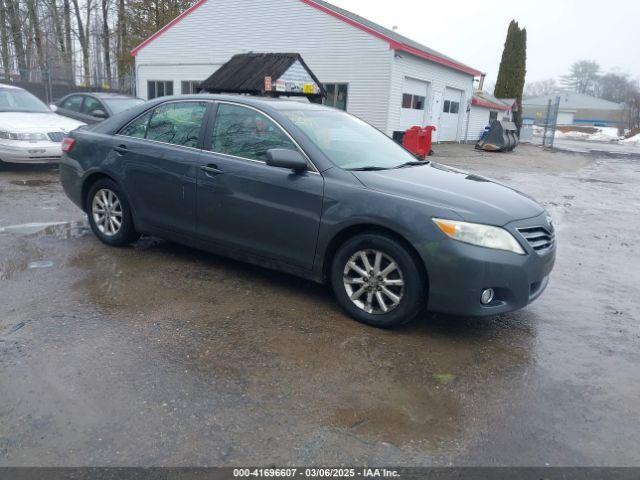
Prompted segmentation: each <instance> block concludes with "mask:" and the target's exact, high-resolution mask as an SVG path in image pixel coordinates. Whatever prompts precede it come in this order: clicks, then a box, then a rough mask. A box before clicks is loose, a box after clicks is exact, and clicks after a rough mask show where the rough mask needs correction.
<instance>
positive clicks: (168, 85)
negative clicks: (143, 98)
mask: <svg viewBox="0 0 640 480" xmlns="http://www.w3.org/2000/svg"><path fill="white" fill-rule="evenodd" d="M168 95H173V81H171V80H149V81H148V82H147V98H148V99H149V100H152V99H154V98H158V97H164V96H168Z"/></svg>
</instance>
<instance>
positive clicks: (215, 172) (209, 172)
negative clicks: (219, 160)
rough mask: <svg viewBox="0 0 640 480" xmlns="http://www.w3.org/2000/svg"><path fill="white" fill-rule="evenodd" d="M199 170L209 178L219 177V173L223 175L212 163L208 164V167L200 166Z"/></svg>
mask: <svg viewBox="0 0 640 480" xmlns="http://www.w3.org/2000/svg"><path fill="white" fill-rule="evenodd" d="M200 170H202V171H203V172H204V173H205V175H209V176H214V175H220V174H221V173H224V172H223V171H222V170H220V169H219V168H218V166H217V165H214V164H213V163H210V164H209V165H201V166H200Z"/></svg>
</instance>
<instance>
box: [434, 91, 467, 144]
mask: <svg viewBox="0 0 640 480" xmlns="http://www.w3.org/2000/svg"><path fill="white" fill-rule="evenodd" d="M461 109H462V90H456V89H455V88H446V89H445V91H444V98H443V102H442V114H441V115H440V134H439V135H438V140H439V141H441V142H452V141H455V140H458V138H459V137H458V128H459V126H460V116H461Z"/></svg>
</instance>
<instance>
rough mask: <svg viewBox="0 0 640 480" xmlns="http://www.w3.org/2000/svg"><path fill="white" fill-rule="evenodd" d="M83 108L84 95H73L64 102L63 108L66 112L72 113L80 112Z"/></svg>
mask: <svg viewBox="0 0 640 480" xmlns="http://www.w3.org/2000/svg"><path fill="white" fill-rule="evenodd" d="M81 107H82V95H72V96H70V97H69V98H67V99H66V100H65V101H64V102H62V108H64V109H65V110H71V111H72V112H79V111H80V108H81Z"/></svg>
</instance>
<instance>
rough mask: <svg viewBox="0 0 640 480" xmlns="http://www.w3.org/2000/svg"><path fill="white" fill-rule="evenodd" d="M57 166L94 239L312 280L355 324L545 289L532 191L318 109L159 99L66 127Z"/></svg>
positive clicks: (489, 310) (492, 304)
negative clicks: (426, 156) (143, 238)
mask: <svg viewBox="0 0 640 480" xmlns="http://www.w3.org/2000/svg"><path fill="white" fill-rule="evenodd" d="M63 150H64V154H63V157H62V162H61V164H60V176H61V180H62V184H63V186H64V189H65V191H66V192H67V195H68V196H69V197H70V198H71V200H73V201H74V202H75V203H76V204H77V205H78V206H79V207H80V208H82V209H83V210H84V211H85V212H86V213H87V215H88V218H89V222H90V224H91V228H92V229H93V232H94V233H95V235H96V236H97V237H98V238H99V239H100V240H101V241H102V242H104V243H106V244H107V245H112V246H116V247H119V246H124V245H128V244H130V243H132V242H135V241H136V240H137V239H138V238H139V236H140V235H141V234H151V235H156V236H158V237H162V238H166V239H169V240H172V241H176V242H180V243H184V244H188V245H191V246H193V247H196V248H201V249H205V250H209V251H211V252H215V253H218V254H222V255H226V256H229V257H233V258H236V259H240V260H243V261H247V262H252V263H256V264H259V265H263V266H266V267H269V268H275V269H278V270H283V271H286V272H289V273H292V274H294V275H299V276H301V277H305V278H309V279H312V280H315V281H317V282H327V283H330V284H331V286H332V288H333V291H334V292H335V297H336V299H337V301H338V302H339V303H340V305H341V306H342V308H344V310H346V312H347V313H348V314H349V315H351V316H352V317H353V318H355V319H357V320H359V321H361V322H364V323H367V324H370V325H375V326H378V327H393V326H395V325H398V324H400V323H403V322H406V321H409V320H411V319H412V318H414V317H415V316H416V315H417V314H418V313H419V312H420V311H422V310H423V309H424V308H427V309H429V310H431V311H438V312H444V313H451V314H458V315H473V316H482V315H494V314H498V313H503V312H507V311H511V310H516V309H519V308H522V307H524V306H525V305H527V304H528V303H530V302H532V301H533V300H534V299H536V298H537V297H538V296H539V295H540V294H541V293H542V291H543V290H544V289H545V287H546V286H547V282H548V279H549V274H550V272H551V269H552V268H553V264H554V260H555V237H554V227H553V225H552V222H551V218H550V216H549V215H548V214H547V212H546V211H545V210H544V209H543V208H542V207H541V206H540V205H539V204H538V203H537V202H535V201H534V200H533V199H531V198H530V197H528V196H526V195H524V194H522V193H519V192H517V191H516V190H513V189H511V188H509V187H506V186H504V185H501V184H498V183H495V182H492V181H491V180H488V179H487V178H484V177H480V176H478V175H471V174H468V173H465V172H462V171H459V170H455V169H452V168H448V167H446V166H444V165H438V164H435V163H432V162H431V163H429V162H424V161H416V158H415V157H413V156H412V155H411V154H410V153H408V152H407V151H406V150H404V149H403V148H402V147H401V146H399V145H397V144H396V143H395V142H393V141H392V140H391V139H390V138H388V137H387V136H386V135H384V134H383V133H381V132H380V131H378V130H376V129H375V128H374V127H372V126H370V125H368V124H367V123H365V122H363V121H361V120H359V119H358V118H356V117H354V116H352V115H349V114H347V113H344V112H342V111H339V110H335V109H332V108H327V107H323V106H320V105H316V104H311V103H300V102H293V101H286V100H271V99H265V98H253V97H244V96H221V95H192V96H180V97H164V98H161V99H156V100H154V101H151V102H147V103H145V104H143V105H141V106H138V107H135V108H134V109H132V110H129V111H127V112H124V113H122V114H119V115H116V116H114V117H112V118H110V119H108V120H106V121H104V122H102V123H99V124H97V125H94V126H90V127H85V128H82V129H80V130H76V131H74V132H72V133H71V134H70V135H69V136H68V137H67V138H65V139H64V141H63Z"/></svg>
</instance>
